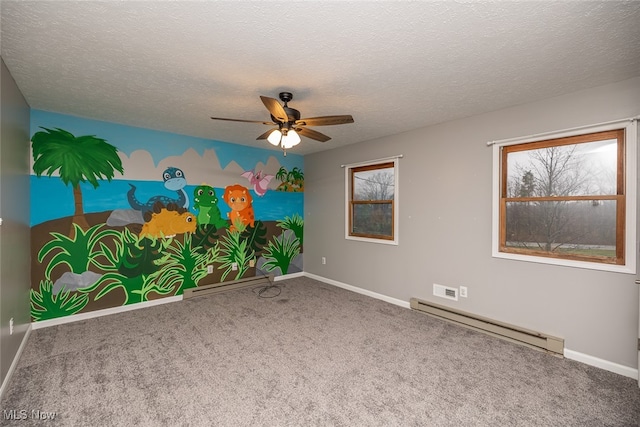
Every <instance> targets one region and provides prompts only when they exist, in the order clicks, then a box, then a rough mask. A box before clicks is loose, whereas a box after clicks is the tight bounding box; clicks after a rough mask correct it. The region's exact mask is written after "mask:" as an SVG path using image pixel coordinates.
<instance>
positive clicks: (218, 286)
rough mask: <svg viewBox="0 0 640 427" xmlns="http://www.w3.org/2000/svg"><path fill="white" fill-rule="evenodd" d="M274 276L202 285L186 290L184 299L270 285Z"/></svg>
mask: <svg viewBox="0 0 640 427" xmlns="http://www.w3.org/2000/svg"><path fill="white" fill-rule="evenodd" d="M273 279H274V277H273V274H269V275H268V276H256V277H248V278H246V279H238V280H232V281H229V282H220V283H212V284H210V285H201V286H198V287H197V288H189V289H185V291H184V293H183V295H182V299H187V298H193V297H196V296H202V295H209V294H215V293H219V292H225V291H230V290H232V289H240V288H246V287H248V286H257V285H270V284H272V283H273Z"/></svg>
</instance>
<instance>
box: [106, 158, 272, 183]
mask: <svg viewBox="0 0 640 427" xmlns="http://www.w3.org/2000/svg"><path fill="white" fill-rule="evenodd" d="M118 155H119V156H120V159H121V161H122V167H123V169H124V177H122V178H119V179H130V180H138V181H149V180H158V181H161V180H162V173H163V172H164V170H165V169H167V168H168V167H170V166H173V167H176V168H180V169H182V171H183V172H184V174H185V178H186V179H187V183H188V184H189V185H200V184H202V183H206V184H208V185H211V186H213V187H217V188H224V187H226V186H228V185H233V184H241V185H244V186H247V187H249V181H248V180H247V178H244V177H242V176H241V175H242V173H244V172H245V170H244V169H242V167H240V165H239V164H238V163H236V162H235V161H231V162H230V163H229V164H228V165H227V167H225V168H224V169H222V168H221V167H220V161H219V160H218V156H217V155H216V152H215V150H212V149H208V150H205V151H204V153H203V154H202V155H200V154H198V152H196V150H194V149H193V148H189V149H187V150H186V151H185V152H184V153H183V154H182V155H181V156H169V157H165V158H164V159H162V160H161V161H160V162H159V163H158V164H157V165H156V164H155V163H154V161H153V158H152V157H151V154H150V153H149V152H148V151H146V150H136V151H134V152H132V153H131V155H130V156H127V155H126V154H124V153H122V152H118ZM279 169H280V162H279V161H278V159H276V157H275V156H270V157H269V159H268V160H267V164H264V163H262V162H258V163H256V166H255V167H254V171H255V172H259V171H262V172H263V174H269V175H275V174H276V173H277V172H278V170H279ZM116 179H118V177H116ZM278 184H279V182H278V181H277V180H275V179H274V180H272V181H271V182H270V183H269V188H270V189H275V188H276V187H277V186H278Z"/></svg>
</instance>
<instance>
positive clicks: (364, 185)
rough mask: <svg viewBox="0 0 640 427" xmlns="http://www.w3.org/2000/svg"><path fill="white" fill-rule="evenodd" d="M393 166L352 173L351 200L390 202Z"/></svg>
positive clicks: (392, 189) (392, 186) (393, 181)
mask: <svg viewBox="0 0 640 427" xmlns="http://www.w3.org/2000/svg"><path fill="white" fill-rule="evenodd" d="M394 183H395V180H394V176H393V166H392V167H389V168H383V169H373V170H364V171H355V170H354V172H353V200H392V199H393V193H394V191H395V189H394Z"/></svg>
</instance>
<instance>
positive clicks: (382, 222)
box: [352, 203, 393, 236]
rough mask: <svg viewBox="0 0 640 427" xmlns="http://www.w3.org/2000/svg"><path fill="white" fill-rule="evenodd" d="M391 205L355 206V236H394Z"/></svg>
mask: <svg viewBox="0 0 640 427" xmlns="http://www.w3.org/2000/svg"><path fill="white" fill-rule="evenodd" d="M392 218H393V215H392V205H391V203H357V204H354V205H353V222H352V224H353V230H352V232H353V233H354V234H367V235H376V236H392V234H391V231H392Z"/></svg>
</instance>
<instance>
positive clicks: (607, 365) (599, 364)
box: [304, 273, 638, 379]
mask: <svg viewBox="0 0 640 427" xmlns="http://www.w3.org/2000/svg"><path fill="white" fill-rule="evenodd" d="M304 275H305V276H306V277H309V278H310V279H315V280H318V281H320V282H324V283H328V284H330V285H334V286H337V287H339V288H343V289H347V290H349V291H353V292H357V293H359V294H363V295H367V296H370V297H373V298H377V299H380V300H383V301H386V302H389V303H391V304H395V305H399V306H400V307H405V308H411V305H410V303H408V302H405V301H402V300H399V299H396V298H391V297H388V296H386V295H382V294H379V293H376V292H372V291H369V290H366V289H362V288H358V287H356V286H352V285H347V284H346V283H342V282H338V281H337V280H333V279H327V278H326V277H322V276H318V275H315V274H312V273H304ZM564 357H566V358H567V359H571V360H575V361H576V362H581V363H584V364H585V365H590V366H594V367H596V368H600V369H604V370H605V371H609V372H613V373H615V374H619V375H623V376H625V377H629V378H633V379H638V370H637V369H635V368H631V367H629V366H624V365H620V364H618V363H615V362H611V361H608V360H604V359H600V358H597V357H595V356H590V355H588V354H584V353H579V352H577V351H573V350H569V349H565V350H564Z"/></svg>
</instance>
